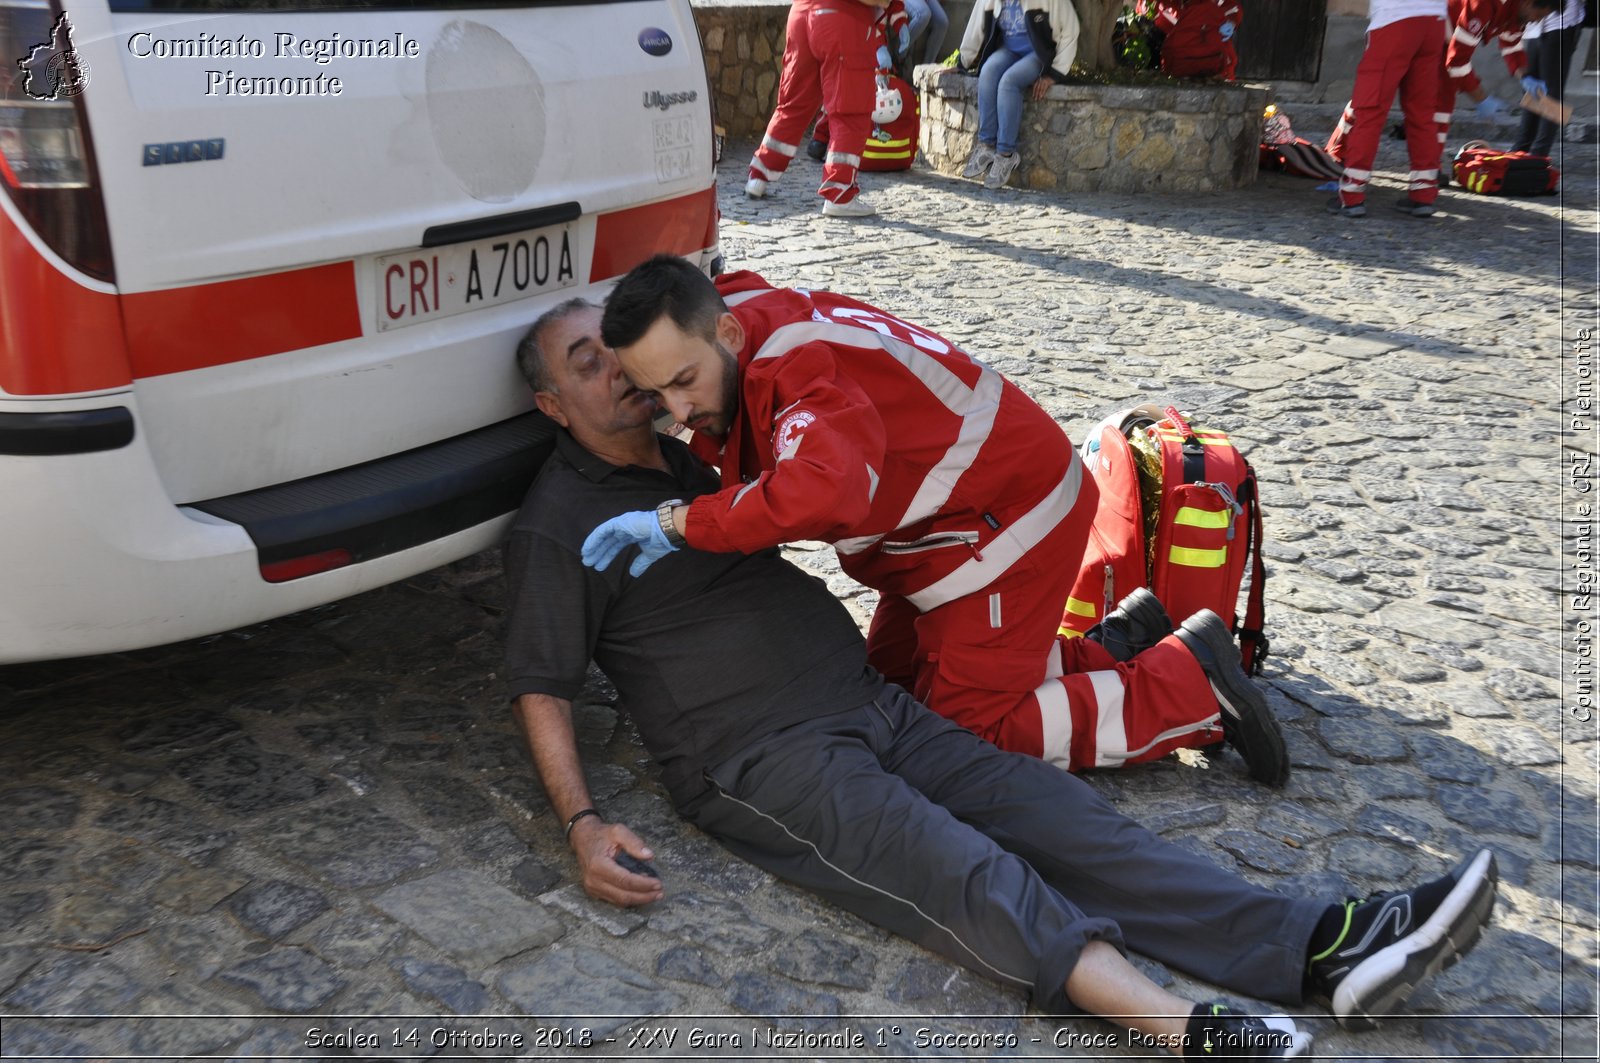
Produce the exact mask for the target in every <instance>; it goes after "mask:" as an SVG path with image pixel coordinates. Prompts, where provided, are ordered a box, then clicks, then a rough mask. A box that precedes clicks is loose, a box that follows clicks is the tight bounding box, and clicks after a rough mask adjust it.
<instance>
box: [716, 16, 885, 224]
mask: <svg viewBox="0 0 1600 1063" xmlns="http://www.w3.org/2000/svg"><path fill="white" fill-rule="evenodd" d="M886 26H887V27H888V29H889V32H893V33H895V34H896V35H897V36H898V37H899V38H901V39H900V44H901V47H902V50H904V48H905V47H906V46H908V45H909V43H910V42H909V40H908V39H907V38H908V37H909V29H908V26H907V19H906V14H905V7H904V5H903V4H902V3H901V0H794V4H793V6H792V7H790V9H789V22H788V26H787V29H786V30H785V33H786V34H787V36H786V38H785V43H784V46H783V75H782V77H781V78H780V80H779V82H778V105H777V107H776V108H775V109H774V110H773V112H772V118H771V119H770V120H769V121H768V122H767V132H766V135H765V136H764V137H762V139H761V145H760V147H758V148H756V153H755V156H754V157H753V158H751V160H750V178H749V180H748V181H747V182H746V183H745V194H747V195H749V196H750V197H751V198H752V199H761V198H763V197H765V196H766V195H767V193H768V191H769V190H770V189H771V186H772V183H773V182H775V181H777V180H778V178H780V177H782V176H783V173H784V171H785V170H787V169H788V168H789V162H790V160H791V159H793V158H794V156H795V152H797V151H799V150H800V139H801V137H802V136H804V134H805V131H806V127H807V126H809V125H810V124H811V120H812V119H813V118H815V117H816V115H817V108H818V107H819V106H822V107H826V108H827V111H828V123H829V130H830V134H829V135H830V140H829V144H828V154H827V156H826V157H825V158H824V159H823V165H822V186H821V187H820V188H818V189H817V194H818V195H820V196H821V197H822V213H824V214H826V215H829V216H830V217H845V218H862V217H866V216H867V215H870V214H872V213H874V211H873V207H872V205H871V204H870V203H868V202H867V201H866V199H865V198H864V197H863V196H862V195H861V189H860V188H859V187H858V186H857V185H856V171H857V169H858V168H859V167H860V166H861V152H862V149H864V148H865V147H866V144H867V137H868V136H870V135H871V133H872V108H873V104H874V103H875V101H876V99H877V92H878V80H877V76H876V75H877V72H878V71H879V70H880V69H883V70H887V69H888V67H889V65H890V61H889V53H888V38H887V36H886V35H885V27H886Z"/></svg>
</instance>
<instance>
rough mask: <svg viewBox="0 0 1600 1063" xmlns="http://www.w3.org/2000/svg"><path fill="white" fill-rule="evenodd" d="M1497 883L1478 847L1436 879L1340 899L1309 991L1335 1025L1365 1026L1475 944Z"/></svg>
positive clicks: (1490, 860) (1312, 968) (1488, 856)
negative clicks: (1336, 926)
mask: <svg viewBox="0 0 1600 1063" xmlns="http://www.w3.org/2000/svg"><path fill="white" fill-rule="evenodd" d="M1499 879H1500V873H1499V869H1498V868H1497V867H1496V866H1495V860H1494V853H1492V852H1490V851H1489V850H1488V849H1479V850H1478V851H1477V852H1476V853H1474V854H1473V855H1472V856H1470V857H1468V858H1467V859H1465V860H1463V861H1462V862H1461V863H1459V864H1457V865H1456V867H1455V869H1454V870H1453V871H1451V872H1450V873H1449V874H1448V875H1446V876H1444V877H1443V878H1438V879H1434V880H1433V881H1432V882H1426V883H1423V884H1422V885H1421V886H1417V887H1415V888H1413V889H1409V890H1399V891H1397V892H1394V893H1377V894H1373V895H1372V896H1371V897H1369V898H1368V899H1367V900H1365V901H1356V900H1350V901H1346V902H1345V903H1344V905H1343V909H1344V919H1343V925H1342V928H1341V929H1340V931H1339V934H1338V937H1337V938H1335V940H1334V941H1333V943H1332V944H1331V945H1328V946H1327V947H1325V948H1322V949H1321V950H1320V951H1317V952H1316V953H1315V955H1313V956H1312V957H1311V961H1310V964H1309V965H1308V971H1309V976H1310V982H1311V989H1312V991H1313V992H1315V993H1317V994H1319V995H1321V996H1325V997H1328V998H1329V1000H1330V1004H1331V1006H1332V1009H1333V1017H1334V1018H1335V1019H1337V1020H1339V1025H1340V1026H1343V1027H1344V1028H1345V1029H1347V1030H1370V1029H1372V1028H1373V1027H1375V1026H1377V1024H1378V1020H1379V1019H1382V1018H1386V1017H1388V1016H1389V1015H1392V1014H1393V1013H1394V1011H1395V1009H1396V1008H1398V1007H1400V1005H1402V1004H1404V1003H1405V1001H1406V999H1407V998H1408V997H1410V996H1411V992H1412V990H1414V989H1416V987H1417V984H1418V983H1420V982H1421V981H1422V980H1423V979H1424V978H1427V977H1429V976H1430V975H1434V974H1437V973H1438V972H1440V971H1442V970H1444V969H1445V968H1447V967H1451V966H1453V965H1454V964H1455V963H1456V961H1457V960H1459V959H1461V957H1462V956H1464V955H1466V954H1467V952H1468V951H1469V950H1470V949H1471V948H1472V946H1473V945H1475V944H1477V942H1478V938H1479V936H1481V935H1482V933H1483V927H1484V924H1486V923H1487V922H1488V921H1489V913H1490V912H1491V911H1493V910H1494V898H1495V889H1496V886H1497V884H1498V882H1499ZM1335 911H1337V909H1335ZM1311 947H1312V948H1313V949H1316V947H1317V942H1316V941H1315V940H1313V942H1312V946H1311Z"/></svg>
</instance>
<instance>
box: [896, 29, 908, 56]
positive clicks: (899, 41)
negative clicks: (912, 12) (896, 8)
mask: <svg viewBox="0 0 1600 1063" xmlns="http://www.w3.org/2000/svg"><path fill="white" fill-rule="evenodd" d="M895 44H896V45H898V46H899V50H900V54H901V55H910V54H911V26H910V25H909V24H908V23H901V24H900V32H899V33H897V34H896V35H895Z"/></svg>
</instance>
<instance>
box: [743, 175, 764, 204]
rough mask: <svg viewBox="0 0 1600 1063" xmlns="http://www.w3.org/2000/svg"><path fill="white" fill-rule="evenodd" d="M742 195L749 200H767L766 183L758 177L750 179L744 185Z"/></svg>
mask: <svg viewBox="0 0 1600 1063" xmlns="http://www.w3.org/2000/svg"><path fill="white" fill-rule="evenodd" d="M744 194H745V195H747V196H749V197H750V198H751V199H765V198H767V182H765V181H763V180H762V179H761V178H759V177H752V178H750V180H748V181H746V182H745V183H744Z"/></svg>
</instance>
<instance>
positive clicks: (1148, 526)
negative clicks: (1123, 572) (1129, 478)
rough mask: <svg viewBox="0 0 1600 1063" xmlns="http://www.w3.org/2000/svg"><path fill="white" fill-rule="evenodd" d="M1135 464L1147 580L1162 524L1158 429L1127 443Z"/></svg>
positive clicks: (1144, 430)
mask: <svg viewBox="0 0 1600 1063" xmlns="http://www.w3.org/2000/svg"><path fill="white" fill-rule="evenodd" d="M1128 445H1129V446H1130V447H1132V448H1133V464H1134V467H1135V468H1136V469H1138V470H1139V509H1140V512H1141V513H1143V514H1144V572H1145V578H1146V579H1148V578H1149V577H1150V573H1151V572H1153V571H1155V559H1156V524H1157V523H1158V522H1159V521H1160V520H1161V485H1162V476H1161V442H1160V440H1158V439H1156V434H1155V429H1153V428H1148V427H1147V428H1141V429H1139V430H1138V431H1136V432H1134V433H1133V437H1132V438H1131V439H1129V440H1128Z"/></svg>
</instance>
